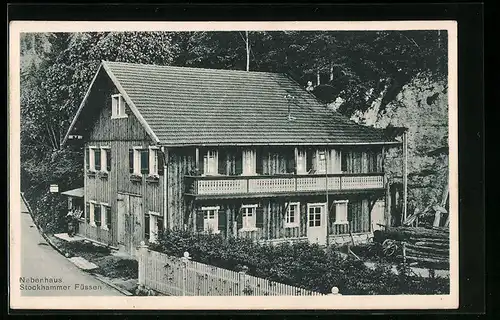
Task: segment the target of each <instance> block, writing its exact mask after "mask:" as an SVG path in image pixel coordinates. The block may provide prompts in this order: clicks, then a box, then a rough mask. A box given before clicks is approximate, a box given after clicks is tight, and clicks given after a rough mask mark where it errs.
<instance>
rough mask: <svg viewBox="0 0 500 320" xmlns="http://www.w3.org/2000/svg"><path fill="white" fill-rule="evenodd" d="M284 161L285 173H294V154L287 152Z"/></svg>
mask: <svg viewBox="0 0 500 320" xmlns="http://www.w3.org/2000/svg"><path fill="white" fill-rule="evenodd" d="M285 160H286V173H296V172H295V154H294V153H290V152H287V154H286V158H285Z"/></svg>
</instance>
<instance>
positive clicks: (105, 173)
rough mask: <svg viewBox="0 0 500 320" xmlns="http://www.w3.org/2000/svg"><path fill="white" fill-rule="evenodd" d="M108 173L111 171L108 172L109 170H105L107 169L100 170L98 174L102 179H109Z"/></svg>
mask: <svg viewBox="0 0 500 320" xmlns="http://www.w3.org/2000/svg"><path fill="white" fill-rule="evenodd" d="M108 175H109V173H108V172H105V171H99V172H98V173H97V176H98V177H99V178H101V179H107V178H108Z"/></svg>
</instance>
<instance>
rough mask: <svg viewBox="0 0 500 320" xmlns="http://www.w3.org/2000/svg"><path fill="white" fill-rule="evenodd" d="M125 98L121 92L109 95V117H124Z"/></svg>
mask: <svg viewBox="0 0 500 320" xmlns="http://www.w3.org/2000/svg"><path fill="white" fill-rule="evenodd" d="M125 105H126V102H125V99H123V96H122V95H121V94H114V95H112V96H111V118H112V119H115V118H126V117H127V114H126V113H125Z"/></svg>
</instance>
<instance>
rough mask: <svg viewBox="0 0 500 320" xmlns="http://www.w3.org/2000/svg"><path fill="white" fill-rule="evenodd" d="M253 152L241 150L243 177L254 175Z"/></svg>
mask: <svg viewBox="0 0 500 320" xmlns="http://www.w3.org/2000/svg"><path fill="white" fill-rule="evenodd" d="M255 158H256V157H255V150H243V175H255V173H256V170H255V169H256V168H255V163H256V161H255Z"/></svg>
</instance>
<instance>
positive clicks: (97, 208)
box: [94, 205, 101, 227]
mask: <svg viewBox="0 0 500 320" xmlns="http://www.w3.org/2000/svg"><path fill="white" fill-rule="evenodd" d="M94 225H96V226H98V227H100V226H101V206H100V205H94Z"/></svg>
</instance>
